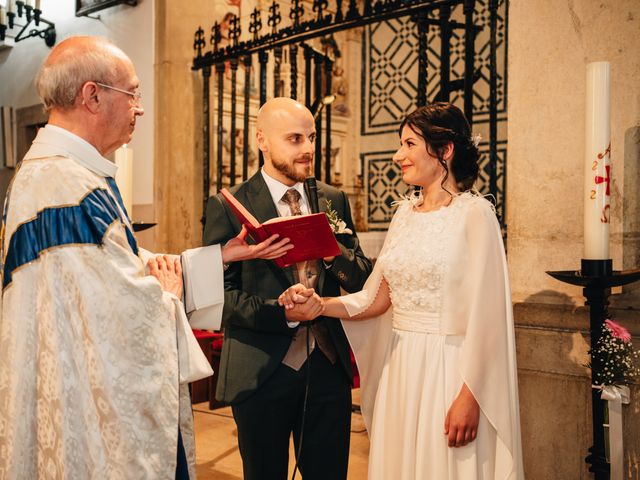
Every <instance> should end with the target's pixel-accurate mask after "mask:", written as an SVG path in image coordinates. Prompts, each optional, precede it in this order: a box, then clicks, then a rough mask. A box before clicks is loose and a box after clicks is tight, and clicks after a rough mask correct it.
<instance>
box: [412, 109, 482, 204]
mask: <svg viewBox="0 0 640 480" xmlns="http://www.w3.org/2000/svg"><path fill="white" fill-rule="evenodd" d="M405 126H409V128H411V130H413V131H414V132H415V133H416V134H417V135H420V136H421V137H422V138H423V139H424V141H425V142H426V144H427V149H428V151H429V153H430V154H431V155H433V156H435V157H436V158H437V159H438V162H440V165H442V168H444V171H445V176H444V178H443V180H442V185H443V186H444V183H445V182H446V180H447V178H449V167H448V166H447V162H445V160H444V150H445V147H446V146H447V144H448V143H449V142H452V143H453V147H454V148H453V158H452V160H451V173H453V178H454V179H455V181H456V184H457V185H458V188H459V189H460V191H461V192H466V191H468V190H470V189H471V187H473V184H474V183H475V181H476V180H477V178H478V171H479V165H478V160H479V159H480V152H479V151H478V147H477V146H476V145H475V144H474V142H473V139H472V138H471V127H469V122H467V119H466V118H465V116H464V114H463V113H462V111H461V110H460V109H459V108H458V107H456V106H455V105H452V104H450V103H445V102H437V103H431V104H429V105H426V106H424V107H420V108H418V109H417V110H415V111H413V112H412V113H410V114H409V115H408V116H407V117H406V118H405V119H404V120H403V122H402V124H401V125H400V136H402V129H403V128H404V127H405ZM443 188H444V187H443Z"/></svg>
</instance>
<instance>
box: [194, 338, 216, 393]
mask: <svg viewBox="0 0 640 480" xmlns="http://www.w3.org/2000/svg"><path fill="white" fill-rule="evenodd" d="M193 335H194V336H195V337H196V340H197V341H198V345H200V348H201V349H202V353H204V355H205V357H207V360H209V363H210V364H211V368H213V369H214V371H216V370H218V364H219V363H220V350H221V349H222V337H223V334H222V333H216V332H210V331H208V330H193ZM216 347H217V348H216ZM214 385H215V384H214ZM211 397H212V392H211V381H210V379H209V378H203V379H202V380H198V381H197V382H193V383H192V384H191V403H200V402H206V401H209V400H210V398H211Z"/></svg>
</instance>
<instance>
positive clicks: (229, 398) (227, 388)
mask: <svg viewBox="0 0 640 480" xmlns="http://www.w3.org/2000/svg"><path fill="white" fill-rule="evenodd" d="M231 192H232V193H233V194H234V195H235V197H236V198H237V199H238V200H239V201H240V203H242V204H243V205H244V206H245V207H246V208H247V210H249V211H250V212H251V213H252V214H253V215H254V216H255V217H256V219H257V220H258V221H259V222H261V223H262V222H265V221H266V220H269V219H270V218H274V217H277V216H278V212H277V209H276V206H275V205H274V204H273V200H272V198H271V194H270V193H269V189H268V187H267V185H266V183H265V182H264V179H263V177H262V174H261V173H260V171H258V173H256V174H255V175H254V176H253V177H251V178H250V179H249V180H247V181H246V182H244V183H242V184H240V185H238V186H236V187H233V188H232V189H231ZM326 200H331V203H332V208H333V209H334V210H336V212H337V213H338V216H339V217H340V218H341V219H342V220H344V221H345V222H346V224H347V227H348V228H350V229H351V230H352V231H353V232H354V234H353V235H348V234H344V235H338V236H337V240H338V243H339V245H340V249H341V250H342V255H341V256H338V257H336V259H335V261H334V263H333V264H332V266H331V268H330V269H329V270H325V269H324V268H321V271H320V275H319V278H318V284H317V287H316V291H317V292H318V293H319V294H320V295H321V296H339V295H340V287H342V288H343V289H344V290H346V291H347V292H356V291H358V290H360V289H361V288H362V286H363V285H364V282H365V281H366V279H367V277H368V276H369V273H371V262H370V261H369V260H368V259H367V258H366V257H365V256H364V253H363V252H362V249H361V248H360V245H359V242H358V237H357V236H356V235H355V229H354V226H353V221H352V219H351V210H350V207H349V201H348V199H347V196H346V195H345V194H344V193H343V192H341V191H340V190H338V189H336V188H333V187H331V186H329V185H327V184H324V183H321V182H318V204H319V207H320V210H321V211H324V210H326ZM240 229H241V225H240V223H239V222H238V220H237V219H236V217H235V215H234V214H233V213H232V212H231V210H230V209H229V207H228V205H227V204H226V202H225V201H224V200H223V199H222V197H221V196H220V195H216V196H215V197H211V198H209V200H208V202H207V210H206V220H205V228H204V238H203V243H204V245H212V244H216V243H225V242H227V241H228V240H229V239H231V238H232V237H234V236H236V235H237V234H238V233H239V232H240ZM291 282H292V278H291V276H290V274H288V272H286V271H283V270H281V269H280V268H278V267H277V266H276V265H275V264H274V263H273V262H272V261H268V260H249V261H244V262H238V263H234V264H231V266H230V267H229V269H228V270H227V271H226V272H225V297H224V310H223V314H222V321H223V327H224V343H223V347H222V355H221V360H220V369H219V372H218V385H217V390H216V398H217V399H218V400H220V401H223V402H226V403H234V402H240V401H242V400H244V399H246V398H247V397H249V396H250V395H251V394H252V393H253V392H254V391H256V389H258V388H260V386H261V385H262V384H263V383H264V382H265V381H266V380H267V379H268V378H269V377H270V376H271V374H273V372H274V371H275V370H276V368H277V367H278V366H279V365H280V363H281V362H282V359H283V358H284V356H285V354H286V352H287V350H288V348H289V344H290V343H291V339H292V338H293V335H294V333H295V331H296V329H295V328H290V327H289V326H288V325H287V322H286V319H285V315H284V309H283V308H282V307H280V306H279V305H278V302H277V298H278V296H279V295H280V294H281V293H282V292H283V291H284V290H285V289H286V288H288V287H289V286H290V285H291ZM326 324H327V326H328V328H329V332H330V333H331V337H332V339H333V342H334V345H335V347H336V350H337V353H338V357H339V362H340V363H341V365H342V366H343V368H344V370H345V373H346V375H347V376H348V378H349V379H351V378H352V374H351V363H350V359H349V345H348V342H347V338H346V336H345V333H344V330H343V329H342V325H341V323H340V320H338V319H333V318H327V319H326ZM297 328H300V327H297Z"/></svg>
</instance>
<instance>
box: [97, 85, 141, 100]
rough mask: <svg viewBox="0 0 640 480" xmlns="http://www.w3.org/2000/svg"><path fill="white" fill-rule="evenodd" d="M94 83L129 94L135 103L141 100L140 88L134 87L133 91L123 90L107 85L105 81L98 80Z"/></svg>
mask: <svg viewBox="0 0 640 480" xmlns="http://www.w3.org/2000/svg"><path fill="white" fill-rule="evenodd" d="M95 83H96V85H99V86H101V87H102V88H108V89H109V90H115V91H116V92H120V93H124V94H127V95H129V96H130V97H131V98H133V100H134V102H135V105H140V102H141V101H142V92H141V91H140V90H137V89H136V90H134V91H133V92H130V91H128V90H123V89H121V88H117V87H112V86H111V85H107V84H105V83H100V82H95Z"/></svg>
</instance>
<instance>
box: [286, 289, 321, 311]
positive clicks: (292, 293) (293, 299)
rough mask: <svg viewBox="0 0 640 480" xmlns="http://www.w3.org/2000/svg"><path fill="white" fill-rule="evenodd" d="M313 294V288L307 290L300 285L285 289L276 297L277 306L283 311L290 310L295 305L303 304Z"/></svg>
mask: <svg viewBox="0 0 640 480" xmlns="http://www.w3.org/2000/svg"><path fill="white" fill-rule="evenodd" d="M313 294H314V290H313V288H307V287H305V286H304V285H302V284H301V283H296V284H295V285H293V286H291V287H289V288H287V289H286V290H285V291H284V292H282V293H281V294H280V296H279V297H278V304H279V305H280V306H281V307H284V309H285V310H291V309H292V308H293V307H294V306H295V304H296V303H305V302H306V301H307V300H309V298H310V297H311V296H312V295H313Z"/></svg>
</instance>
